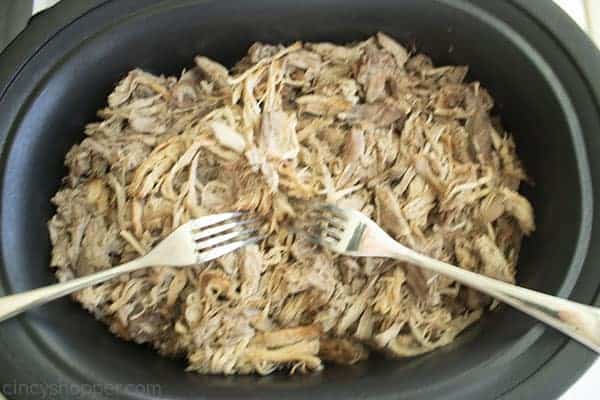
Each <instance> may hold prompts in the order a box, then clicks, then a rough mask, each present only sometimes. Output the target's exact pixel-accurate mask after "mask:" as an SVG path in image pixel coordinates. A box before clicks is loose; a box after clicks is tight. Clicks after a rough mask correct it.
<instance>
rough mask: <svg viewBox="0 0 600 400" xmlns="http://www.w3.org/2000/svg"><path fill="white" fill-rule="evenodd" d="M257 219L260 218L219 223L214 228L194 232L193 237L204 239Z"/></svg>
mask: <svg viewBox="0 0 600 400" xmlns="http://www.w3.org/2000/svg"><path fill="white" fill-rule="evenodd" d="M257 221H259V218H252V219H246V220H242V221H235V222H230V223H227V224H223V225H218V226H215V227H212V228H206V229H202V230H201V231H200V232H197V233H194V234H193V237H194V240H199V239H203V238H206V237H209V236H213V235H216V234H217V233H221V232H225V231H228V230H230V229H233V228H236V227H238V226H244V225H248V224H252V223H254V222H257ZM192 229H193V230H195V228H192Z"/></svg>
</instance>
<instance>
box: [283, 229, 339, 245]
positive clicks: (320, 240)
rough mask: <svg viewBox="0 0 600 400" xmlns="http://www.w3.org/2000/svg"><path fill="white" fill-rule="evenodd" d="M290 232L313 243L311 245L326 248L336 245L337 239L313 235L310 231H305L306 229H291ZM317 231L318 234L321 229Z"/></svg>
mask: <svg viewBox="0 0 600 400" xmlns="http://www.w3.org/2000/svg"><path fill="white" fill-rule="evenodd" d="M291 231H292V232H294V233H296V234H298V235H301V236H302V237H304V238H306V239H307V240H308V241H309V242H311V243H313V244H318V245H320V246H326V247H330V248H331V247H333V246H335V245H336V243H337V239H334V238H332V237H325V236H323V235H321V234H315V233H313V232H312V231H309V230H306V229H295V228H294V229H291ZM317 231H318V232H319V233H320V232H321V229H317Z"/></svg>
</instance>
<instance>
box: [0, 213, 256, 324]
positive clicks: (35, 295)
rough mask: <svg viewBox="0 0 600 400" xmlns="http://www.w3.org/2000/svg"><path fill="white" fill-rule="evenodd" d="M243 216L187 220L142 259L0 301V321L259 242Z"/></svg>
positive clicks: (2, 298)
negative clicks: (141, 273) (140, 273)
mask: <svg viewBox="0 0 600 400" xmlns="http://www.w3.org/2000/svg"><path fill="white" fill-rule="evenodd" d="M243 215H244V213H241V212H230V213H224V214H216V215H210V216H207V217H202V218H198V219H194V220H191V221H189V222H187V223H185V224H183V225H181V226H180V227H179V228H177V229H176V230H175V231H173V232H172V233H171V234H170V235H169V236H167V237H166V238H165V239H163V240H162V241H161V242H160V243H159V244H158V245H156V247H154V248H153V249H152V250H151V251H150V252H149V253H148V254H146V255H145V256H143V257H140V258H136V259H135V260H132V261H129V262H127V263H125V264H122V265H119V266H116V267H113V268H110V269H107V270H104V271H101V272H97V273H95V274H91V275H86V276H83V277H81V278H76V279H72V280H70V281H67V282H62V283H57V284H55V285H49V286H46V287H42V288H39V289H34V290H29V291H27V292H23V293H18V294H13V295H10V296H4V297H0V321H3V320H5V319H8V318H11V317H13V316H15V315H17V314H20V313H21V312H23V311H25V310H27V309H29V308H31V307H34V306H37V305H40V304H44V303H47V302H49V301H51V300H54V299H56V298H59V297H62V296H65V295H67V294H70V293H73V292H75V291H77V290H80V289H84V288H87V287H90V286H93V285H97V284H99V283H102V282H105V281H107V280H110V279H113V278H115V277H117V276H119V275H121V274H125V273H128V272H133V271H136V270H138V269H142V268H147V267H152V266H169V267H184V266H189V265H196V264H201V263H205V262H207V261H210V260H212V259H215V258H217V257H220V256H223V255H225V254H227V253H230V252H232V251H234V250H237V249H239V248H241V247H244V246H246V245H248V244H251V243H257V242H259V241H260V240H262V239H263V238H264V237H262V236H258V235H257V230H256V229H255V228H254V227H252V225H251V224H252V223H254V222H257V219H249V220H248V219H247V220H244V219H242V218H241V217H242V216H243ZM239 228H243V229H242V230H239Z"/></svg>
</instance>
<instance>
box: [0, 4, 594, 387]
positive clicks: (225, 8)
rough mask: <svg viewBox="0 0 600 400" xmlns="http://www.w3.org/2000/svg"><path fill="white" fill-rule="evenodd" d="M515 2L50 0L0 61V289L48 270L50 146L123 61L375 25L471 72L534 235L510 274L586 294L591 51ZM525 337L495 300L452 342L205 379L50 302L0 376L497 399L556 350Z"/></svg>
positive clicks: (4, 357)
mask: <svg viewBox="0 0 600 400" xmlns="http://www.w3.org/2000/svg"><path fill="white" fill-rule="evenodd" d="M524 4H526V3H525V2H518V1H515V2H511V1H494V2H487V1H458V0H456V1H451V0H447V1H442V0H439V1H433V0H405V1H400V2H393V1H384V0H371V1H369V2H364V1H358V0H356V1H354V0H352V1H348V0H345V1H342V0H330V1H316V0H311V1H304V2H292V1H276V0H253V1H251V2H247V1H242V0H239V1H198V0H196V1H192V0H187V1H184V0H174V1H148V0H139V1H133V0H120V1H113V2H102V1H95V2H94V1H69V0H66V1H64V3H62V4H61V5H60V6H59V7H60V8H62V10H61V9H60V8H59V9H57V10H51V11H50V12H48V13H47V14H46V15H43V16H40V17H37V18H36V19H34V21H33V23H32V25H31V26H30V28H29V29H28V31H26V32H25V33H24V34H23V35H22V37H20V38H19V39H18V40H17V41H16V42H15V43H13V45H11V47H10V48H9V49H8V51H7V52H6V53H4V54H3V55H2V58H1V59H0V85H1V86H0V87H1V88H2V91H1V92H0V95H1V96H2V98H1V99H0V116H1V118H0V134H1V136H0V137H1V139H2V146H3V147H2V159H1V161H2V192H1V196H2V198H1V203H0V206H1V208H0V223H1V225H0V228H1V237H0V240H1V242H0V244H1V250H2V260H1V261H2V265H1V273H2V275H1V280H2V282H1V283H2V286H3V287H2V288H0V293H2V292H5V293H10V292H13V291H20V290H26V289H30V288H33V287H37V286H40V285H44V284H48V283H51V282H52V281H53V277H52V274H51V272H50V271H49V269H48V267H47V265H48V260H49V242H48V236H47V231H46V227H45V221H47V220H48V218H49V217H50V216H51V214H52V212H53V210H52V208H51V206H50V204H49V198H50V197H51V196H52V194H53V193H54V192H55V191H56V190H57V188H58V185H59V182H60V178H61V177H62V176H63V174H64V172H65V171H64V168H63V166H62V162H63V159H64V155H65V153H66V151H67V150H68V149H69V147H70V146H71V145H73V144H74V143H76V142H77V141H79V140H80V139H81V138H82V128H83V126H84V124H85V123H86V122H88V121H92V120H94V119H95V111H96V110H97V109H98V108H101V107H102V106H103V104H104V102H105V98H106V95H107V94H108V93H109V92H110V91H111V89H112V87H113V85H114V83H115V82H116V81H118V80H119V79H120V78H121V77H122V76H123V75H124V74H125V73H126V72H127V71H128V70H129V69H131V68H133V67H141V68H144V69H147V70H149V71H151V72H155V73H164V74H178V73H179V72H180V71H181V69H182V68H183V67H186V66H189V65H190V63H191V60H192V58H193V56H194V55H195V54H198V53H202V54H204V55H207V56H209V57H214V58H215V59H217V60H219V61H221V62H223V63H225V64H228V65H230V64H231V63H233V62H235V61H236V60H237V59H239V58H240V57H241V56H242V55H243V54H244V52H245V50H246V48H247V47H248V46H249V45H250V44H251V43H252V42H254V41H264V42H290V41H294V40H304V41H319V40H328V41H336V42H340V43H343V42H347V41H352V40H358V39H362V38H365V37H366V36H368V35H371V34H373V33H374V32H376V31H377V30H382V31H385V32H387V33H388V34H390V35H392V36H394V37H396V38H397V39H399V40H400V41H401V42H403V43H404V44H407V45H409V46H414V47H415V48H417V49H418V50H419V51H422V52H425V53H427V54H429V55H431V56H432V57H433V59H434V61H435V62H436V64H438V65H442V64H468V65H470V66H471V73H470V75H469V78H470V79H474V80H480V81H481V82H482V84H483V85H484V86H486V87H487V88H488V89H489V90H490V91H491V93H492V95H493V97H494V98H495V99H496V101H497V107H496V111H497V112H498V113H499V114H500V115H501V117H502V120H503V123H504V126H505V127H506V128H507V129H508V130H509V131H510V132H512V133H513V134H514V136H515V138H516V141H517V145H518V149H519V155H520V156H521V158H522V159H523V162H524V164H525V167H526V169H527V171H528V172H529V174H530V175H531V177H532V178H533V181H534V182H535V186H533V187H529V188H527V189H526V193H527V195H528V196H529V197H530V199H531V200H532V202H533V203H534V207H535V209H536V219H537V225H538V229H537V231H536V232H535V234H534V235H533V236H532V238H531V239H529V240H527V241H526V242H525V244H524V248H523V253H522V257H521V261H520V270H519V276H518V280H519V283H520V284H522V285H524V286H527V287H531V288H534V289H537V290H542V291H545V292H547V293H553V294H560V295H563V296H568V295H569V294H570V293H572V294H571V295H572V297H573V298H574V299H576V300H578V301H582V302H588V303H589V302H591V301H592V297H593V296H594V295H595V294H596V292H597V290H598V287H599V284H600V272H599V271H598V269H595V268H593V264H594V260H597V259H598V258H597V257H596V258H594V257H591V256H588V257H587V259H585V255H586V251H587V245H588V242H589V239H590V234H591V233H593V234H596V233H595V232H596V231H595V230H594V231H591V229H592V224H593V223H595V222H596V221H595V220H594V219H593V216H592V214H593V212H592V211H593V203H592V182H598V181H597V178H598V172H599V171H600V169H598V167H597V166H596V164H595V161H594V160H593V158H591V159H590V163H591V166H592V167H591V168H590V167H589V165H588V158H590V157H589V156H590V155H591V154H593V153H594V151H597V150H598V149H600V145H599V143H598V139H597V138H596V135H595V132H598V131H599V129H600V123H599V121H598V115H599V114H598V103H597V101H598V88H597V87H594V86H593V84H590V82H589V81H590V77H591V76H592V74H591V73H590V72H591V71H587V70H585V69H583V68H582V67H581V66H580V65H579V64H578V62H577V57H574V56H573V54H574V53H577V54H586V55H587V56H588V57H589V58H588V60H587V61H586V65H587V68H590V66H591V67H592V68H594V66H595V68H596V71H597V69H598V66H599V65H600V64H599V63H598V55H597V52H595V50H591V49H592V48H591V47H589V48H588V47H585V45H587V42H586V41H585V39H583V36H582V35H580V34H578V33H577V32H576V31H573V32H572V33H571V36H570V37H571V38H572V39H573V40H575V44H573V43H571V44H569V45H567V44H566V43H564V42H563V41H560V40H557V37H556V33H552V32H551V31H550V29H549V28H547V27H545V25H543V23H544V21H542V20H540V19H539V18H540V17H539V14H535V13H536V10H535V9H533V10H530V9H528V8H526V7H525V6H524ZM92 6H95V8H92V9H91V11H89V12H87V13H86V14H85V15H84V16H83V17H81V18H78V19H75V20H74V21H73V22H72V23H70V24H68V25H67V24H66V23H65V21H64V19H65V17H61V15H59V14H58V12H59V11H62V12H64V13H65V15H72V16H75V15H78V13H80V12H83V11H84V10H85V9H86V7H92ZM524 7H525V8H524ZM537 12H541V15H542V16H545V17H547V18H550V17H552V16H553V17H554V18H557V19H558V21H559V22H560V21H561V18H565V17H564V16H562V15H561V14H560V12H557V11H556V10H554V9H553V8H552V7H551V6H548V7H547V8H545V9H544V8H543V7H542V10H541V11H540V10H537ZM551 22H553V21H549V23H551ZM554 22H556V21H554ZM562 22H564V23H568V22H567V20H566V19H563V20H562ZM53 24H54V25H53ZM49 26H54V29H50V28H49ZM565 26H567V27H569V26H570V25H565ZM59 27H61V28H60V29H59ZM578 35H579V36H578ZM577 43H579V44H578V45H577ZM598 185H599V184H596V185H595V187H598ZM596 214H597V213H596ZM34 244H35V247H34ZM595 247H596V246H592V248H591V252H594V253H595V252H596V251H597V250H596V248H595ZM584 259H585V263H584ZM582 268H583V269H582ZM574 285H576V286H575V291H574V292H571V289H572V288H573V286H574ZM542 333H544V331H543V329H542V328H541V327H540V326H539V325H536V324H535V323H534V322H533V321H532V320H531V319H529V318H527V317H525V316H523V315H521V314H519V313H518V312H516V311H514V310H511V309H508V308H502V309H501V310H499V311H498V312H494V313H491V314H489V315H487V316H486V317H485V318H484V320H483V321H482V322H481V323H479V324H477V325H476V326H474V327H473V328H472V329H470V330H469V331H467V332H466V333H465V334H464V335H461V337H460V338H459V340H457V342H456V343H455V344H453V345H451V346H449V347H447V348H445V349H442V350H439V351H437V352H435V353H433V354H429V355H425V356H423V357H418V358H414V359H405V360H397V361H386V360H382V359H381V358H373V359H372V360H370V361H368V362H366V363H363V364H359V365H357V366H354V367H351V368H348V367H330V368H327V369H326V370H325V371H324V372H323V373H321V374H314V375H309V376H294V377H289V376H285V375H277V376H271V377H267V378H257V377H205V376H197V375H194V374H189V373H185V372H183V369H184V367H185V364H184V362H183V361H180V360H167V359H163V358H160V357H159V356H157V355H156V354H155V353H154V352H153V351H151V350H150V349H148V348H146V347H143V346H137V345H134V344H131V343H125V342H122V341H120V340H118V339H116V338H115V337H113V336H112V335H111V334H110V333H109V332H108V330H107V329H105V327H104V326H103V325H102V324H100V323H98V322H96V321H95V320H94V319H93V318H92V317H91V316H90V315H89V314H87V313H86V312H85V311H83V310H81V309H80V308H79V307H78V306H77V305H76V304H73V303H71V302H70V301H69V300H66V299H63V300H60V301H57V302H55V303H53V304H50V305H47V306H44V307H41V308H39V309H37V310H35V311H32V312H30V313H27V314H26V315H23V316H22V317H19V318H18V319H15V320H12V321H9V322H7V323H3V324H2V325H0V345H2V347H3V348H4V349H3V350H2V351H0V365H2V366H3V367H2V369H0V382H2V383H3V382H13V381H17V382H47V383H57V382H63V383H75V382H78V383H81V382H86V383H122V384H132V383H156V384H159V385H161V388H160V390H159V392H156V391H155V392H154V394H160V395H159V396H155V397H164V398H196V399H198V398H241V397H244V398H257V399H258V398H260V399H268V398H274V399H275V398H277V399H279V398H286V399H291V398H298V399H304V398H308V397H313V398H315V399H321V398H322V399H325V398H343V399H353V398H357V399H358V398H365V399H366V398H373V399H376V398H377V399H380V398H381V399H384V398H385V399H387V398H390V399H391V398H394V399H395V398H410V399H421V398H422V399H436V398H440V399H441V398H444V399H454V398H456V399H458V398H460V399H463V398H473V399H485V398H494V397H498V396H500V395H503V394H505V395H506V396H507V397H511V396H513V397H514V396H515V395H511V394H510V391H511V390H512V389H514V388H515V387H520V386H524V387H525V386H526V384H524V385H519V384H520V383H522V382H523V381H526V380H527V378H528V377H529V376H531V375H532V374H534V373H535V372H536V371H537V370H539V369H540V368H541V367H542V366H543V365H544V363H546V362H548V360H550V359H551V358H552V356H553V355H554V354H555V353H556V352H557V351H562V350H561V348H562V347H563V346H565V344H566V343H567V341H566V339H564V338H563V337H562V336H560V335H559V334H557V333H555V332H549V331H548V332H546V333H544V334H543V335H542ZM540 335H542V336H541V337H540ZM538 338H539V340H537V341H536V339H538ZM534 342H535V343H534ZM569 346H577V345H571V344H569ZM576 349H578V350H575V351H576V352H577V351H580V352H581V354H582V356H580V357H578V358H576V359H575V361H573V363H571V364H570V365H569V366H568V367H567V369H568V370H569V371H573V370H575V371H577V370H579V371H580V370H581V369H582V368H583V367H584V366H585V365H587V364H588V363H589V360H590V356H589V355H588V353H586V350H582V349H580V348H578V347H576ZM573 377H574V375H573V374H572V373H565V374H564V378H563V380H562V382H563V383H562V385H561V384H554V391H553V392H552V391H551V392H548V391H547V389H546V387H543V386H539V385H538V387H537V389H536V388H532V389H530V390H532V391H530V392H525V393H529V394H532V395H535V394H536V393H549V395H556V393H558V392H560V390H562V389H563V388H564V386H565V385H566V384H567V383H569V382H570V381H571V380H572V379H573ZM557 381H558V379H557ZM549 386H550V387H551V386H552V385H549ZM129 389H132V388H131V387H129V388H127V387H124V386H123V387H120V388H116V387H115V391H116V394H115V395H118V396H119V397H123V398H133V397H134V396H140V397H142V398H145V397H150V394H149V393H141V392H138V393H134V390H129ZM544 390H546V391H545V392H544ZM98 394H99V393H96V395H98ZM104 394H105V395H106V396H105V397H107V396H109V395H111V393H104ZM16 397H18V396H16ZM89 398H92V397H91V395H90V396H89ZM113 398H114V397H113ZM514 398H519V397H514Z"/></svg>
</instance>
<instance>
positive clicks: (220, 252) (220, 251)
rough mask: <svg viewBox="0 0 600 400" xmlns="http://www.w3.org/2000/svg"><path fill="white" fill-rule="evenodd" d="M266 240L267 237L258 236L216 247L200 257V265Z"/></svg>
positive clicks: (202, 253)
mask: <svg viewBox="0 0 600 400" xmlns="http://www.w3.org/2000/svg"><path fill="white" fill-rule="evenodd" d="M264 238H266V236H256V237H252V238H249V239H245V240H238V241H237V242H233V243H228V244H224V245H222V246H219V247H215V248H214V249H210V250H208V251H204V252H201V253H200V254H199V255H198V263H203V262H207V261H210V260H213V259H215V258H217V257H221V256H224V255H225V254H227V253H231V252H232V251H235V250H237V249H239V248H241V247H244V246H247V245H249V244H252V243H258V242H260V241H261V240H263V239H264Z"/></svg>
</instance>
